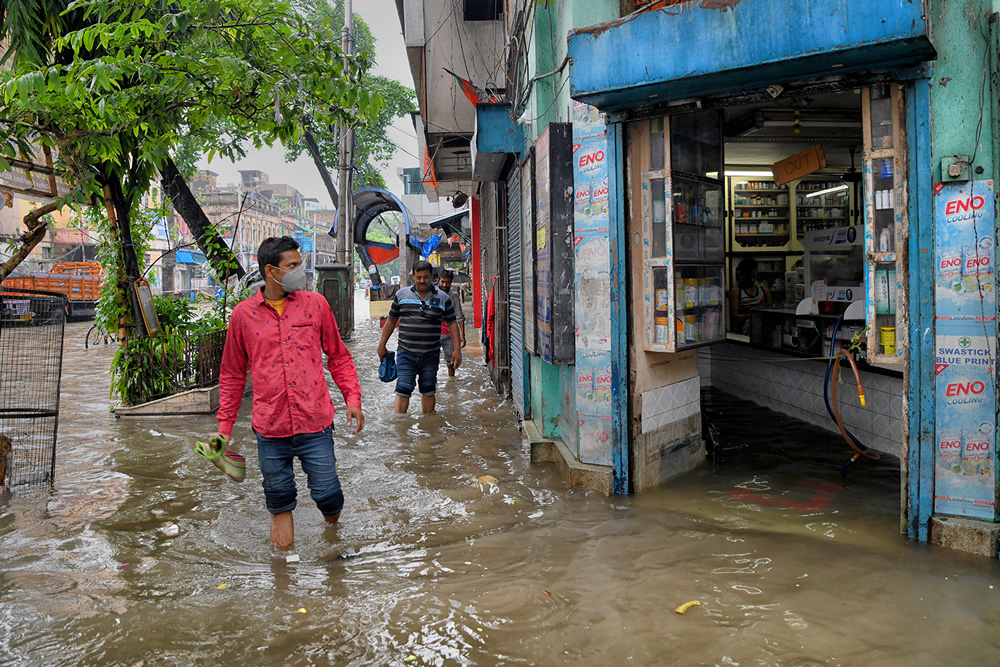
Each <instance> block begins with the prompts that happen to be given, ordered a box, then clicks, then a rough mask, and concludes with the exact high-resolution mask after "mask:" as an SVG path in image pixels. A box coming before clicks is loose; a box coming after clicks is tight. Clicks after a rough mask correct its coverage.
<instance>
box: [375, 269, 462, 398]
mask: <svg viewBox="0 0 1000 667" xmlns="http://www.w3.org/2000/svg"><path fill="white" fill-rule="evenodd" d="M432 271H433V267H432V266H431V265H430V262H426V261H423V260H421V261H419V262H416V263H415V264H414V265H413V285H412V286H410V287H404V288H403V289H401V290H399V291H398V292H396V296H395V297H393V299H392V305H391V306H390V307H389V317H388V318H387V319H386V321H385V326H383V327H382V339H381V340H380V341H379V344H378V358H379V359H382V357H384V356H385V355H386V354H387V353H388V352H387V350H386V347H385V344H386V343H387V342H389V337H390V336H391V335H392V332H393V330H394V329H395V328H396V324H397V323H398V324H399V345H398V348H399V349H398V350H397V352H396V374H397V377H396V402H395V406H394V407H395V412H396V414H404V413H405V412H406V410H407V408H409V406H410V396H411V395H412V394H413V389H414V387H415V386H419V389H420V406H421V408H422V409H423V411H424V413H428V412H434V402H435V399H434V394H435V391H436V385H437V368H438V363H440V355H441V323H442V322H444V323H446V324H447V325H448V333H449V334H450V335H451V340H452V343H453V344H454V346H455V347H454V352H452V354H451V366H452V367H454V368H458V366H459V364H461V363H462V352H461V348H460V347H459V333H458V324H457V323H456V321H455V307H454V306H453V305H452V303H451V298H450V297H449V296H448V294H447V293H445V292H442V291H441V290H439V289H437V288H436V287H434V284H433V283H432V282H431V272H432Z"/></svg>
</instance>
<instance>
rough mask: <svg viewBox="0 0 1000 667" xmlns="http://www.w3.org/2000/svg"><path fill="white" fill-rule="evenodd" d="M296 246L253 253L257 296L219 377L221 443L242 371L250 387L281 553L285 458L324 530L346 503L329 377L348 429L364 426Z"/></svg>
mask: <svg viewBox="0 0 1000 667" xmlns="http://www.w3.org/2000/svg"><path fill="white" fill-rule="evenodd" d="M298 248H299V245H298V243H296V242H295V241H294V240H293V239H292V238H290V237H287V236H284V237H281V238H269V239H265V240H264V242H263V243H261V245H260V249H259V250H258V251H257V260H258V263H259V265H260V272H261V275H263V276H264V278H265V283H264V287H262V288H261V290H260V291H259V292H258V293H257V294H255V295H254V296H252V297H250V298H248V299H246V300H245V301H243V302H241V303H240V304H238V305H237V306H236V308H235V309H233V315H232V318H231V319H230V321H229V332H228V334H227V335H226V347H225V349H224V351H223V353H222V367H221V370H220V372H219V411H218V413H217V418H218V420H219V435H220V436H222V437H223V438H224V439H225V441H228V438H229V435H230V434H231V433H232V430H233V423H234V422H235V421H236V417H237V414H238V412H239V409H240V403H241V402H242V400H243V391H244V389H245V387H246V377H247V367H248V366H249V368H250V377H251V379H252V381H253V418H252V421H251V426H252V427H253V430H254V433H255V434H256V435H257V453H258V457H259V459H260V470H261V475H262V477H263V486H264V496H265V498H266V500H267V509H268V511H269V512H270V513H271V541H272V542H274V544H275V545H276V546H277V547H278V548H280V549H287V548H288V547H289V546H291V544H292V540H293V538H294V533H295V529H294V524H293V522H292V510H293V509H294V508H295V504H296V500H295V497H296V489H295V477H294V473H293V471H292V459H293V458H294V457H296V456H297V457H298V458H299V462H300V463H301V465H302V470H303V471H305V473H306V476H307V477H308V486H309V490H310V492H311V495H312V499H313V500H314V501H315V502H316V506H317V507H318V508H319V509H320V511H321V512H322V513H323V516H324V517H325V519H326V521H327V523H330V524H334V523H337V519H339V518H340V511H341V509H342V508H343V506H344V494H343V492H342V491H341V489H340V478H339V477H338V476H337V465H336V464H337V458H336V455H335V454H334V448H333V417H334V413H335V410H334V407H333V401H332V400H331V399H330V391H329V389H328V388H327V384H326V376H325V374H324V373H323V354H324V353H325V354H326V357H327V368H329V369H330V375H331V376H332V377H333V380H334V382H336V383H337V387H339V388H340V392H341V394H343V396H344V402H345V403H346V404H347V425H348V427H350V425H351V424H352V423H353V422H355V421H356V422H357V427H356V428H355V429H354V433H357V432H359V431H360V430H361V429H362V428H363V427H364V424H365V417H364V415H363V414H362V412H361V387H360V385H359V384H358V373H357V370H356V369H355V368H354V360H353V359H351V355H350V353H349V352H348V351H347V348H346V347H344V342H343V341H342V340H341V338H340V331H339V330H338V328H337V322H336V321H335V320H334V318H333V312H332V311H331V310H330V305H329V304H328V303H327V301H326V299H325V298H323V297H322V296H321V295H319V294H317V293H315V292H309V291H306V290H305V289H304V287H305V270H304V268H303V266H302V257H301V256H300V255H299V250H298Z"/></svg>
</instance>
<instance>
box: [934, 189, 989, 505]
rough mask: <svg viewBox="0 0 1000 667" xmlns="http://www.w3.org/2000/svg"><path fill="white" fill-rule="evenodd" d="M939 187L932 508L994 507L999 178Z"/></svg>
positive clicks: (937, 206) (936, 203) (935, 191)
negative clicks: (996, 185) (996, 182)
mask: <svg viewBox="0 0 1000 667" xmlns="http://www.w3.org/2000/svg"><path fill="white" fill-rule="evenodd" d="M934 193H935V253H936V254H935V260H936V266H937V272H936V273H937V275H936V280H935V292H934V296H935V308H936V310H935V326H936V329H937V331H936V336H935V350H936V360H935V361H936V365H935V373H936V378H935V383H934V384H935V408H934V427H935V466H934V472H935V484H934V510H935V511H936V512H940V513H944V514H957V515H960V516H968V517H975V518H981V519H987V520H992V519H993V518H994V517H995V515H996V507H995V496H996V491H995V489H996V400H997V391H996V373H995V366H996V334H997V328H996V273H995V266H996V252H995V248H994V244H995V241H994V239H995V238H996V236H995V235H996V229H995V227H996V209H995V204H994V194H993V193H994V186H993V181H968V182H956V183H939V184H937V185H936V186H935V188H934Z"/></svg>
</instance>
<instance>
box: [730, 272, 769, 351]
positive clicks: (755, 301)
mask: <svg viewBox="0 0 1000 667" xmlns="http://www.w3.org/2000/svg"><path fill="white" fill-rule="evenodd" d="M772 303H773V302H772V301H771V292H770V291H769V290H768V289H767V288H766V287H764V285H763V284H762V283H760V282H759V281H758V280H757V261H756V260H754V259H753V258H752V257H747V258H746V259H744V260H743V261H742V262H740V263H739V264H738V265H737V266H736V286H735V287H733V288H732V289H731V290H729V313H730V316H731V317H732V327H733V331H738V332H740V333H742V334H749V333H750V311H751V310H753V309H754V308H761V307H767V306H770V305H771V304H772Z"/></svg>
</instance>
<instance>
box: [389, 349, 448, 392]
mask: <svg viewBox="0 0 1000 667" xmlns="http://www.w3.org/2000/svg"><path fill="white" fill-rule="evenodd" d="M440 362H441V353H440V351H438V352H431V353H430V354H425V355H423V356H422V357H418V356H416V355H415V354H410V353H409V352H407V351H406V350H404V349H402V348H399V349H398V350H396V395H397V396H403V397H404V398H409V397H410V396H411V395H412V394H413V387H414V386H417V385H418V378H419V388H420V393H421V394H423V395H424V396H433V395H434V392H435V390H436V387H437V372H438V364H439V363H440Z"/></svg>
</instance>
